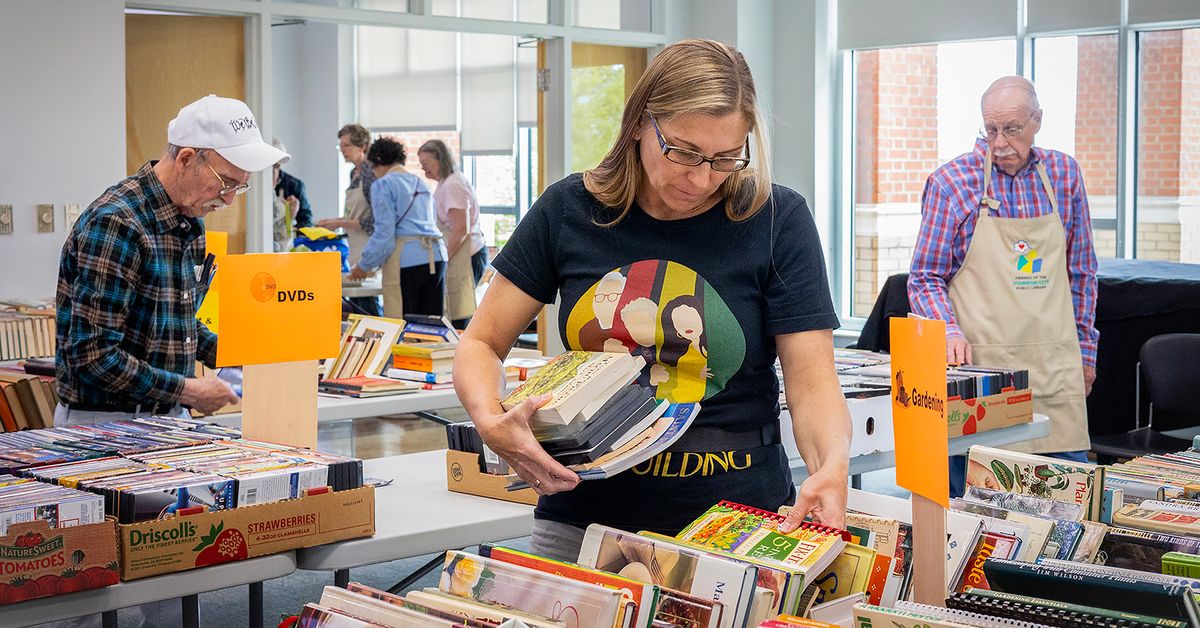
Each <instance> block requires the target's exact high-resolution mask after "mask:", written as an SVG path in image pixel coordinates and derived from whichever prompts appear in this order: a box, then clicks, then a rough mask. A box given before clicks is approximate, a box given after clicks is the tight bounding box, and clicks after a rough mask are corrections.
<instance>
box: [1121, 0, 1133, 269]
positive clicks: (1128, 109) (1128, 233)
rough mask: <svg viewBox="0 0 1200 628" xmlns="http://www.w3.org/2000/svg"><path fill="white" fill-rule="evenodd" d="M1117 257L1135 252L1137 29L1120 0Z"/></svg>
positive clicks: (1125, 256) (1125, 3)
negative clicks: (1132, 26) (1131, 25)
mask: <svg viewBox="0 0 1200 628" xmlns="http://www.w3.org/2000/svg"><path fill="white" fill-rule="evenodd" d="M1116 200H1117V203H1116V221H1117V251H1116V254H1117V257H1122V258H1133V257H1135V256H1136V255H1137V31H1135V30H1134V29H1132V28H1130V27H1129V0H1121V26H1120V28H1119V30H1118V31H1117V199H1116Z"/></svg>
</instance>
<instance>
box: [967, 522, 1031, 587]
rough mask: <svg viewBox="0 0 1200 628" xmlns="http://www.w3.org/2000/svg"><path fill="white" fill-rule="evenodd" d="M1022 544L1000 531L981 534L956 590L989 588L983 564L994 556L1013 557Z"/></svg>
mask: <svg viewBox="0 0 1200 628" xmlns="http://www.w3.org/2000/svg"><path fill="white" fill-rule="evenodd" d="M1019 545H1020V539H1018V538H1016V537H1014V536H1012V535H1010V534H1001V533H999V532H988V531H985V532H984V533H983V534H980V535H979V542H978V543H977V544H976V545H975V549H974V551H972V552H971V555H970V556H971V557H970V558H969V559H968V560H967V568H966V569H964V570H963V574H962V577H961V578H959V580H958V586H957V587H955V590H956V591H963V590H965V589H968V588H971V587H974V588H977V589H987V588H989V587H988V583H987V576H986V575H985V574H984V573H983V565H984V563H986V562H987V560H988V559H989V558H991V557H993V556H995V557H997V558H1011V557H1012V555H1013V553H1014V552H1016V551H1017V548H1018V547H1019Z"/></svg>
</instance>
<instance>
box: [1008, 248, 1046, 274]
mask: <svg viewBox="0 0 1200 628" xmlns="http://www.w3.org/2000/svg"><path fill="white" fill-rule="evenodd" d="M1012 249H1013V252H1014V253H1016V254H1017V272H1020V273H1024V274H1026V275H1032V274H1035V273H1040V272H1042V258H1041V257H1039V256H1038V253H1037V251H1035V250H1034V248H1033V247H1032V246H1029V243H1028V242H1026V241H1024V240H1017V241H1016V242H1013V245H1012Z"/></svg>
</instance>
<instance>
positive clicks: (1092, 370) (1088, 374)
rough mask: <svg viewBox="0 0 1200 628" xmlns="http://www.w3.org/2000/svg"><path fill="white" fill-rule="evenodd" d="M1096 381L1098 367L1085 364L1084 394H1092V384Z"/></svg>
mask: <svg viewBox="0 0 1200 628" xmlns="http://www.w3.org/2000/svg"><path fill="white" fill-rule="evenodd" d="M1094 383H1096V367H1094V366H1088V365H1086V364H1085V365H1083V395H1084V396H1085V397H1086V396H1087V395H1090V394H1092V384H1094Z"/></svg>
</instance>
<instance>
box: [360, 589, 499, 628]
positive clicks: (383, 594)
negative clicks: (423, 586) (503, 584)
mask: <svg viewBox="0 0 1200 628" xmlns="http://www.w3.org/2000/svg"><path fill="white" fill-rule="evenodd" d="M435 590H436V589H435ZM346 591H350V592H353V593H356V594H358V595H364V596H367V597H370V598H373V599H375V600H378V601H380V602H383V603H385V604H390V605H392V606H399V607H403V608H406V609H409V610H413V611H416V612H418V613H422V614H425V615H432V616H433V617H435V618H438V619H449V620H452V621H455V622H459V623H461V624H463V625H464V626H466V627H467V628H493V627H494V626H495V625H496V624H497V623H498V622H496V621H485V620H480V619H474V618H472V617H470V615H469V613H455V612H450V611H447V610H443V609H438V608H433V607H430V606H425V605H423V604H417V603H416V602H410V601H408V600H406V599H404V598H402V597H400V596H399V595H395V594H392V593H388V592H387V591H380V590H379V589H376V588H374V587H369V586H367V585H365V584H362V583H361V582H350V583H347V584H346ZM454 599H455V600H459V601H462V602H465V600H460V599H459V598H454Z"/></svg>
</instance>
